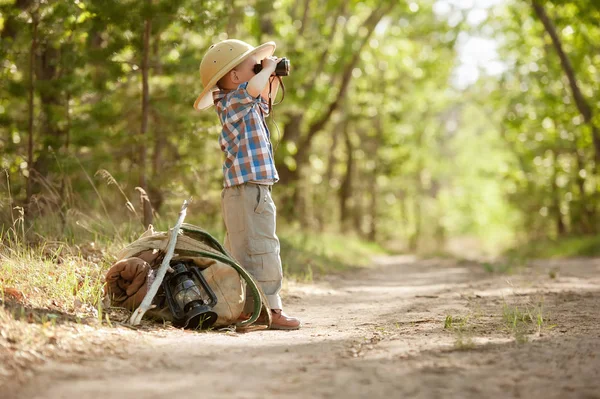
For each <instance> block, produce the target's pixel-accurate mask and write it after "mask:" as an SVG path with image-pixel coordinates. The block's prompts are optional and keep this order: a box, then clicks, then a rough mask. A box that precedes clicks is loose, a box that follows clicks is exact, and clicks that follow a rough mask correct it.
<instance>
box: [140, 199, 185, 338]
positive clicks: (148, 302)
mask: <svg viewBox="0 0 600 399" xmlns="http://www.w3.org/2000/svg"><path fill="white" fill-rule="evenodd" d="M187 206H188V202H187V200H186V201H183V205H182V206H181V211H179V219H178V220H177V223H176V224H175V227H173V228H172V229H171V230H170V231H169V242H168V243H167V252H166V253H165V257H164V259H163V261H162V264H161V265H160V267H159V268H158V272H157V273H156V278H155V279H154V281H153V282H152V285H151V286H150V289H149V290H148V292H147V293H146V296H145V297H144V300H143V301H142V303H141V304H140V306H139V307H138V308H137V309H136V310H135V311H134V312H133V314H132V315H131V318H130V319H129V324H131V325H132V326H137V325H139V324H140V322H141V321H142V317H144V313H146V311H148V310H149V309H151V308H152V300H153V299H154V296H155V295H156V293H157V292H158V288H159V287H160V285H161V284H162V281H163V279H164V278H165V275H166V274H167V271H168V270H169V269H170V267H169V262H170V261H171V258H172V257H173V253H174V252H175V243H176V242H177V235H178V234H179V228H180V227H181V224H182V223H183V219H185V214H186V212H187Z"/></svg>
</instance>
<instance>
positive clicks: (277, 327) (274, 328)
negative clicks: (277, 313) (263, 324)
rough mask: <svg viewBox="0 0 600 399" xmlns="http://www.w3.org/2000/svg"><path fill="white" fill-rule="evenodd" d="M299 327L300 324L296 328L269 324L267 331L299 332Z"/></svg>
mask: <svg viewBox="0 0 600 399" xmlns="http://www.w3.org/2000/svg"><path fill="white" fill-rule="evenodd" d="M300 327H302V324H300V325H299V326H297V327H287V326H274V325H272V324H271V327H269V330H281V331H293V330H299V329H300Z"/></svg>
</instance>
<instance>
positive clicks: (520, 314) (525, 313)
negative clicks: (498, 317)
mask: <svg viewBox="0 0 600 399" xmlns="http://www.w3.org/2000/svg"><path fill="white" fill-rule="evenodd" d="M502 318H503V320H504V324H505V327H506V329H507V330H508V331H509V332H510V333H511V334H512V335H513V336H514V337H515V341H516V342H517V343H519V344H522V343H525V342H527V340H528V338H527V334H528V333H531V332H532V330H535V332H536V333H537V334H538V335H540V334H541V332H542V329H543V328H553V327H554V326H548V327H547V326H545V318H544V302H543V298H542V299H540V300H538V301H537V302H536V303H534V304H532V303H526V304H525V305H523V306H521V307H519V306H516V305H515V306H509V305H508V304H507V303H504V304H503V306H502Z"/></svg>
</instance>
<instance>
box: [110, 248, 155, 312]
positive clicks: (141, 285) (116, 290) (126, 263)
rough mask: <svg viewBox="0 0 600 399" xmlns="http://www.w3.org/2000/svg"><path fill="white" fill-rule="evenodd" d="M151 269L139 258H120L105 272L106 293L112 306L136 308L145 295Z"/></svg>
mask: <svg viewBox="0 0 600 399" xmlns="http://www.w3.org/2000/svg"><path fill="white" fill-rule="evenodd" d="M151 273H152V269H151V267H150V264H149V263H148V262H146V261H145V260H143V259H141V258H137V257H134V258H127V259H122V260H120V261H118V262H117V263H115V264H114V265H112V267H111V268H110V269H109V270H108V272H107V273H106V285H107V294H108V297H109V298H110V301H111V303H112V305H113V306H118V307H123V308H126V309H129V310H134V309H136V308H137V307H138V306H139V305H140V304H141V303H142V300H143V299H144V296H146V293H147V292H148V286H149V281H148V280H149V278H150V276H151Z"/></svg>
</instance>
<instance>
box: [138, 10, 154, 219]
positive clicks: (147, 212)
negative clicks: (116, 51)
mask: <svg viewBox="0 0 600 399" xmlns="http://www.w3.org/2000/svg"><path fill="white" fill-rule="evenodd" d="M146 3H147V5H148V7H151V6H152V0H147V1H146ZM151 31H152V20H151V18H150V17H147V18H146V20H145V21H144V38H143V46H144V47H143V53H142V66H141V68H140V69H141V72H142V126H141V130H140V136H141V137H140V148H139V152H140V165H139V168H140V187H141V188H142V189H143V190H144V191H145V192H146V193H147V192H148V186H147V181H146V157H147V154H146V153H147V147H146V141H147V140H148V137H147V132H148V108H149V105H150V91H149V87H148V68H149V63H148V56H149V53H150V33H151ZM142 201H143V207H144V220H143V224H144V227H148V225H150V224H152V205H151V204H150V200H149V198H148V196H147V195H146V196H142Z"/></svg>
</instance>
